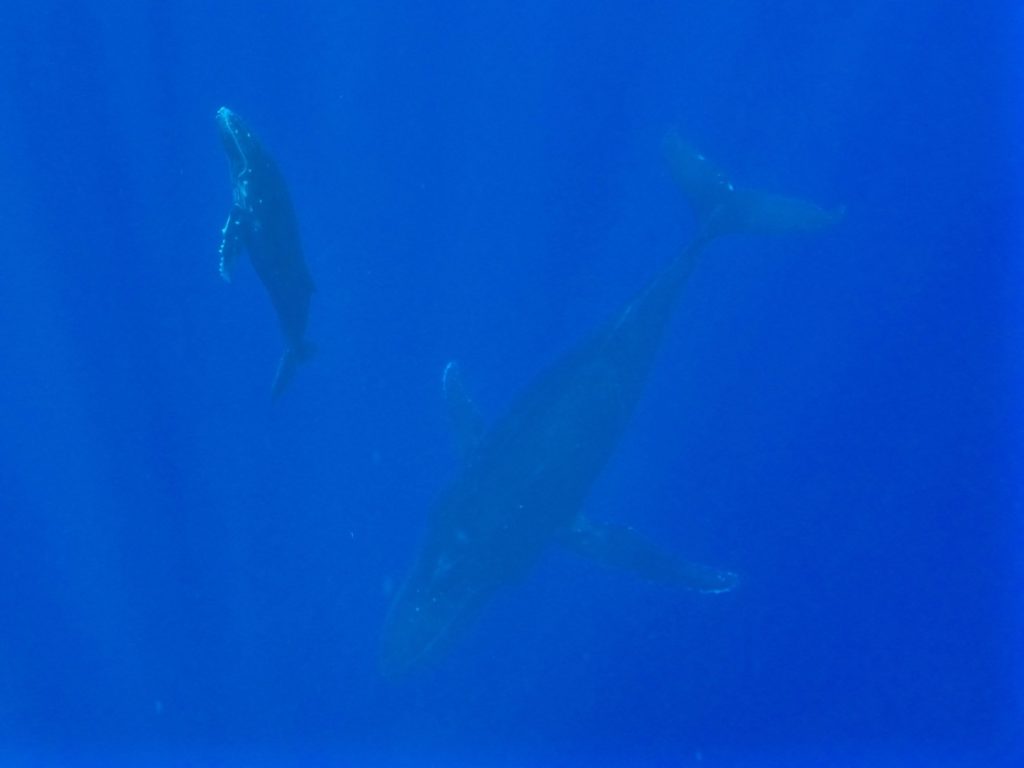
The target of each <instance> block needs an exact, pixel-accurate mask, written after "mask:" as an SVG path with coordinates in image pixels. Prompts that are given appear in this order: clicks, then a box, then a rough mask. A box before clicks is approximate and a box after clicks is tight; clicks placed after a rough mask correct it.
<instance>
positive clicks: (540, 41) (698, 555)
mask: <svg viewBox="0 0 1024 768" xmlns="http://www.w3.org/2000/svg"><path fill="white" fill-rule="evenodd" d="M1021 21H1022V18H1021V14H1020V11H1019V10H1017V9H1016V7H1015V5H1014V4H1011V3H979V4H974V3H962V4H956V3H944V4H943V3H934V2H927V1H926V0H907V1H906V2H900V3H893V2H881V1H880V0H867V1H866V2H858V3H815V2H809V1H808V0H774V1H771V2H769V1H768V0H724V1H722V2H716V3H693V2H654V3H643V4H635V3H633V4H631V3H612V2H601V3H588V4H582V3H569V2H557V1H550V0H549V2H536V1H533V0H530V1H527V2H518V3H510V2H498V1H497V0H486V1H485V2H475V3H469V2H452V3H445V4H442V3H435V4H427V3H413V2H392V3H379V2H377V3H375V2H365V1H357V2H348V3H344V4H338V3H327V2H307V3H291V4H271V3H263V4H253V3H240V2H224V3H211V2H190V1H188V0H181V1H180V2H177V3H155V2H142V3H129V2H113V1H109V2H92V3H89V2H85V3H71V2H58V1H57V0H39V1H38V2H33V3H31V4H30V3H27V2H14V3H10V4H8V6H7V9H6V19H5V22H4V24H3V26H2V27H0V43H2V50H3V51H4V54H3V55H2V56H0V77H2V82H3V86H4V87H3V88H2V89H0V114H2V115H3V116H4V120H3V121H2V122H0V163H2V167H0V172H2V178H3V180H4V183H3V184H2V185H0V204H2V205H0V211H2V215H0V222H2V225H3V233H4V244H5V247H4V256H3V260H2V274H0V308H2V309H0V316H2V318H3V325H4V328H5V333H3V334H2V335H0V359H3V360H4V362H5V375H4V376H3V377H2V378H0V403H2V407H3V413H4V426H3V429H2V430H0V507H2V513H0V617H2V624H0V764H3V765H8V764H9V765H36V764H38V765H71V764H84V765H109V764H114V763H118V764H129V765H142V764H153V765H179V764H181V765H234V764H238V765H286V764H298V763H300V762H305V763H307V764H323V765H335V764H337V765H354V764H360V765H362V764H365V765H373V766H377V765H379V766H390V765H402V766H405V765H409V766H419V765H584V764H587V765H673V766H675V765H709V766H719V765H727V766H728V765H794V764H808V765H822V764H830V765H868V764H870V765H944V764H953V765H982V764H985V765H992V764H1005V765H1012V764H1014V763H1013V762H1012V760H1013V756H1014V755H1016V756H1018V757H1019V756H1020V752H1019V749H1020V743H1019V732H1020V731H1021V716H1022V712H1021V707H1020V691H1021V690H1022V683H1024V680H1022V677H1024V675H1022V674H1021V665H1020V662H1021V654H1020V648H1021V642H1022V640H1024V632H1022V622H1021V620H1020V617H1021V615H1024V610H1022V607H1024V601H1022V599H1021V597H1020V595H1021V586H1022V582H1024V578H1022V570H1021V568H1020V559H1019V557H1020V556H1019V552H1020V551H1021V544H1022V543H1024V526H1022V525H1021V512H1022V494H1021V485H1022V484H1021V480H1020V477H1021V472H1020V466H1021V464H1020V460H1021V458H1022V457H1024V454H1022V452H1021V450H1020V448H1021V443H1020V441H1019V437H1020V434H1021V426H1022V424H1021V417H1020V399H1019V395H1017V394H1016V393H1017V392H1019V391H1020V390H1019V387H1020V384H1021V383H1024V366H1021V364H1020V361H1019V354H1020V353H1019V350H1020V349H1021V348H1024V347H1022V342H1024V330H1022V329H1024V324H1022V322H1021V318H1022V317H1024V303H1022V302H1021V300H1020V290H1021V289H1020V286H1021V285H1022V282H1021V278H1022V277H1024V270H1022V268H1021V262H1020V252H1021V251H1020V245H1021V231H1020V224H1019V219H1018V218H1017V211H1018V210H1019V205H1020V202H1021V201H1020V195H1019V180H1020V175H1021V173H1022V171H1024V156H1022V154H1021V150H1020V148H1019V139H1017V137H1018V136H1020V135H1021V129H1022V128H1024V125H1022V122H1021V119H1020V111H1019V108H1018V106H1019V105H1018V100H1019V98H1020V96H1019V94H1020V93H1021V92H1022V91H1021V86H1022V78H1021V76H1020V73H1021V60H1020V55H1019V53H1018V52H1017V51H1016V50H1015V47H1019V44H1020V40H1021V39H1024V38H1022V32H1024V27H1022V24H1021ZM222 105H228V106H230V107H231V108H232V109H235V110H237V111H238V112H239V113H240V114H242V115H244V116H245V117H246V119H247V120H248V121H249V122H250V124H251V125H252V127H253V129H254V130H255V131H256V132H257V133H258V134H259V136H260V138H261V139H262V141H263V143H264V144H265V145H266V147H267V148H268V150H269V151H270V152H271V154H272V155H273V156H274V157H275V159H276V160H277V163H278V164H279V166H280V167H281V169H282V171H283V173H284V175H285V177H286V178H287V180H288V184H289V187H290V190H291V195H292V198H293V201H294V203H295V208H296V211H297V215H298V218H299V223H300V226H301V231H302V237H303V241H304V245H305V251H306V258H307V261H308V263H309V267H310V270H311V272H312V274H313V276H314V279H315V281H316V285H317V291H316V293H315V294H314V297H313V307H312V311H311V316H310V326H309V337H310V339H311V340H312V341H313V342H314V343H315V344H316V347H317V350H318V351H317V354H316V357H315V359H314V360H312V361H311V362H310V363H308V364H307V365H304V366H303V367H302V368H301V370H300V371H299V372H298V373H297V375H296V377H295V380H294V382H293V384H292V386H291V388H290V390H289V391H288V392H287V393H286V394H285V396H284V397H283V398H282V399H281V400H280V401H279V402H276V403H271V400H270V395H269V391H270V383H271V380H272V378H273V373H274V369H275V366H276V364H277V358H278V356H279V355H280V352H281V350H282V348H283V340H282V338H281V335H280V332H279V330H278V327H277V323H276V320H275V318H274V314H273V311H272V308H271V306H270V302H269V301H268V299H267V296H266V293H265V291H264V290H263V286H262V285H261V284H260V282H259V280H258V279H257V277H256V275H255V274H254V272H253V270H252V269H251V268H250V267H249V265H248V264H247V263H243V264H241V265H240V268H239V270H238V275H237V277H236V279H235V281H234V282H233V284H231V285H227V284H225V283H224V282H223V281H221V280H220V278H219V277H218V275H217V246H218V244H219V242H220V228H221V226H222V225H223V223H224V219H225V217H226V216H227V213H228V210H229V208H230V204H231V186H230V180H229V176H228V172H227V165H226V161H225V158H224V152H223V149H222V147H221V145H220V142H219V140H218V137H217V131H216V125H215V121H214V114H215V111H216V110H217V108H218V107H220V106H222ZM671 130H675V131H678V132H679V133H680V134H682V135H684V136H686V138H687V139H688V140H689V141H691V142H692V143H693V144H694V145H695V146H697V147H699V148H700V149H701V150H702V151H703V152H705V153H706V154H707V155H708V156H709V157H713V158H714V160H715V161H716V162H717V163H719V164H720V165H721V166H722V167H723V168H727V169H728V170H729V172H730V173H731V174H732V176H733V177H734V178H735V179H736V181H737V183H744V184H750V185H754V186H758V187H761V188H765V189H772V190H778V191H780V192H786V193H791V194H797V195H800V196H802V197H806V198H809V199H813V200H815V201H817V202H819V203H821V204H822V205H826V206H836V205H844V206H846V211H847V212H846V216H845V218H844V220H843V221H842V222H841V223H840V224H839V225H837V226H835V227H833V228H831V229H830V230H828V231H827V232H823V233H817V234H813V235H804V236H799V237H774V238H761V237H754V236H744V237H735V238H731V239H723V240H722V241H720V242H717V243H715V244H713V245H712V246H711V247H710V248H709V249H708V253H707V254H706V256H705V257H704V259H703V261H702V263H701V264H700V266H699V268H698V270H697V272H696V274H695V275H694V277H693V279H692V281H691V283H690V285H689V286H688V287H687V290H686V293H685V295H684V296H683V299H682V301H681V303H680V306H679V307H678V310H677V312H676V315H675V318H674V320H673V322H672V325H671V327H670V329H669V332H668V334H667V336H666V338H665V339H664V342H663V348H662V349H661V353H660V356H659V358H658V361H657V364H656V365H655V368H654V370H653V373H652V376H651V379H650V381H649V382H648V386H647V389H646V392H645V395H644V398H643V400H642V401H641V403H640V406H639V408H638V411H637V413H636V414H635V417H634V418H633V420H632V424H631V426H630V429H629V431H628V432H627V433H626V436H625V438H624V439H623V441H622V443H621V444H620V445H619V446H618V449H617V451H616V453H615V456H614V459H613V461H612V462H611V464H610V465H609V466H608V468H607V470H606V471H605V472H604V473H603V474H602V476H601V477H600V479H599V480H598V481H597V484H596V485H595V487H594V488H593V490H592V493H591V494H590V498H589V501H588V504H587V508H586V512H587V514H588V516H590V517H592V518H594V519H598V520H608V521H615V522H619V523H624V524H629V525H632V526H636V528H637V529H639V530H643V531H645V532H648V533H650V534H651V535H653V536H655V537H657V539H658V540H659V541H660V542H662V543H664V544H665V545H666V546H669V547H670V548H672V549H673V550H676V551H679V552H680V553H683V554H685V556H687V557H692V558H693V559H695V560H699V561H702V562H708V563H713V564H715V565H720V566H724V567H728V568H730V569H732V570H735V571H736V572H738V573H739V574H740V575H741V578H742V583H741V586H740V587H739V588H738V589H736V590H734V591H733V592H730V593H728V594H724V595H699V594H694V593H690V592H681V591H679V590H675V589H671V588H668V587H665V586H660V585H656V584H650V583H647V582H645V581H643V580H640V579H637V578H635V577H633V576H631V575H629V574H623V573H617V572H614V571H612V570H606V569H602V568H601V567H599V566H597V565H595V564H593V563H591V562H588V561H586V560H581V559H578V558H576V557H575V556H573V555H571V554H569V553H567V552H563V551H561V550H559V549H557V548H554V547H553V548H552V551H551V553H550V555H549V556H548V557H547V558H546V559H545V560H544V561H543V562H541V563H540V564H539V565H538V567H537V568H535V569H534V570H533V571H531V572H530V574H529V575H528V576H527V577H525V578H524V579H522V580H521V581H519V583H517V584H515V585H514V586H511V587H509V588H508V589H506V590H504V591H502V592H501V593H500V594H499V595H498V596H496V597H495V599H494V600H493V601H491V602H490V603H489V604H488V605H487V606H486V607H485V609H484V610H483V612H482V613H481V615H480V616H479V618H478V620H477V621H476V622H475V623H473V625H472V626H471V627H470V628H469V629H468V630H467V632H466V633H465V636H464V637H462V638H461V640H460V641H459V642H458V643H457V644H456V645H455V646H454V647H453V648H452V650H451V652H450V653H449V654H447V655H446V656H445V657H444V658H443V659H441V660H440V661H439V662H438V663H437V664H436V665H434V666H433V667H431V668H430V669H428V670H425V671H423V672H421V673H419V674H415V675H413V676H411V677H409V678H407V679H401V680H387V679H384V678H383V677H382V676H381V674H380V673H379V671H378V666H377V657H378V644H379V637H380V632H381V627H382V625H383V622H384V617H385V614H386V612H387V608H388V605H389V602H390V600H391V597H392V596H393V594H394V593H395V590H396V588H397V585H398V584H399V583H400V582H401V580H402V578H403V577H404V575H405V574H406V572H407V571H408V569H409V568H410V566H411V563H412V561H413V559H414V557H415V554H416V551H417V545H418V543H419V541H420V539H421V537H422V535H423V532H424V530H425V526H426V523H427V519H428V514H429V512H430V509H431V505H432V504H433V501H434V499H435V498H436V497H437V495H438V493H439V492H440V491H441V490H442V488H443V487H444V486H445V484H446V483H447V482H449V481H450V480H451V478H453V477H454V476H455V474H456V473H457V471H458V468H459V461H458V455H457V450H456V446H455V441H454V439H453V437H452V434H451V429H450V426H449V424H448V419H447V413H446V408H445V404H444V402H443V399H442V396H441V372H442V370H443V368H444V366H445V364H446V362H447V361H449V360H451V359H458V360H459V361H460V363H461V368H462V371H463V374H464V378H465V381H466V385H467V387H468V388H469V389H470V390H471V391H472V393H473V396H474V398H475V400H476V402H477V403H478V404H479V405H480V407H481V409H482V411H483V413H484V414H485V416H486V417H487V419H488V420H493V419H494V418H496V417H498V416H499V415H500V414H501V413H502V412H503V411H504V409H505V408H506V407H507V406H508V404H509V402H510V401H511V400H512V398H513V397H515V395H516V394H517V393H519V392H520V391H522V390H523V388H524V387H526V386H527V385H528V384H529V382H530V381H531V380H532V379H533V378H534V376H536V375H537V374H538V373H539V372H540V371H541V370H543V369H544V367H545V366H546V365H548V364H550V363H551V362H553V361H554V360H556V359H557V358H558V356H559V355H560V353H562V352H563V351H565V350H566V349H568V348H569V347H570V346H571V345H572V344H573V343H574V342H576V341H577V340H579V339H580V338H581V337H583V336H585V335H586V334H587V333H588V332H589V331H590V330H591V329H593V328H594V327H596V326H597V325H598V324H599V323H600V322H602V321H603V320H604V319H605V318H607V317H609V316H610V315H611V314H612V313H613V312H614V311H615V310H616V309H618V308H620V307H621V306H622V305H623V304H624V302H626V301H627V299H629V298H630V296H632V294H633V293H634V292H635V291H636V290H638V289H639V288H640V287H641V286H642V285H643V284H644V282H645V281H646V280H648V279H649V278H650V277H651V276H652V275H654V274H655V273H656V272H657V271H658V270H659V268H661V267H663V266H664V265H665V264H667V263H668V262H669V260H670V259H671V258H672V256H673V255H674V254H676V253H677V252H678V251H679V249H680V248H682V247H683V246H684V245H685V243H686V242H687V241H688V239H689V238H690V237H692V236H693V234H694V222H693V220H692V217H691V216H690V213H689V211H688V209H687V207H686V204H685V201H684V200H683V197H682V195H681V193H680V191H679V190H678V189H677V188H676V186H675V184H674V183H673V181H672V178H671V176H670V174H669V171H668V169H667V167H666V164H665V161H664V156H663V140H664V137H665V135H666V134H667V133H668V132H669V131H671Z"/></svg>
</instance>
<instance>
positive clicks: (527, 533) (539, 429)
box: [380, 136, 841, 676]
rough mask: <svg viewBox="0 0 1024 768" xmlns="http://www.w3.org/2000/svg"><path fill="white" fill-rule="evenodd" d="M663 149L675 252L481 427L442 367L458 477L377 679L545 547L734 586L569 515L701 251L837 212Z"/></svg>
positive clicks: (673, 143) (671, 579)
mask: <svg viewBox="0 0 1024 768" xmlns="http://www.w3.org/2000/svg"><path fill="white" fill-rule="evenodd" d="M667 151H668V155H669V160H670V163H671V166H672V170H673V172H674V175H675V177H676V179H677V180H678V182H679V184H680V185H681V186H682V188H683V190H684V192H685V194H686V197H687V198H688V199H689V201H690V204H691V206H692V208H693V210H694V213H695V217H696V220H697V227H698V229H697V235H696V237H695V238H694V240H693V241H692V242H691V243H690V245H689V246H687V247H686V248H685V249H684V250H683V251H682V253H680V254H679V255H678V256H677V257H676V258H675V259H674V260H673V261H672V262H671V263H670V264H669V265H668V266H667V267H666V268H665V269H664V270H663V271H662V272H661V273H660V274H659V275H657V276H656V277H655V278H654V279H653V280H652V281H651V282H650V283H648V284H647V286H646V287H645V288H644V289H643V290H642V291H640V292H639V294H637V295H636V296H635V297H634V298H633V299H631V300H630V301H629V302H628V303H627V304H626V305H625V307H623V308H622V309H621V310H619V311H618V312H617V313H616V314H615V315H614V316H613V317H612V318H611V319H610V320H609V321H608V322H607V323H605V324H604V325H603V326H602V327H600V328H599V329H598V330H597V332H596V333H594V334H592V335H591V336H590V337H589V338H587V339H585V340H584V341H583V342H582V343H581V344H579V345H578V346H577V347H575V348H574V349H572V350H571V351H569V353H568V354H566V355H565V356H563V357H562V358H561V359H559V360H558V361H556V362H555V363H554V364H553V365H552V366H551V367H550V368H548V369H547V370H546V371H544V372H543V373H542V374H541V375H540V376H539V377H538V378H537V379H536V380H535V381H534V382H533V384H532V385H531V386H529V387H528V388H527V389H526V390H525V391H524V392H522V394H520V395H519V397H518V398H517V399H516V400H515V401H514V403H513V404H512V407H511V408H510V409H509V411H508V412H507V413H506V414H505V415H504V417H502V418H501V419H500V420H499V421H497V423H495V424H494V425H493V427H492V428H491V429H489V430H487V431H485V430H484V428H483V421H482V419H481V418H480V417H479V415H478V413H477V411H476V409H475V408H474V406H473V404H472V402H471V401H470V399H469V398H468V397H467V395H466V392H465V390H464V388H463V385H462V380H461V377H460V375H459V370H458V368H457V367H456V366H455V365H454V364H451V363H450V364H449V365H448V366H447V367H446V368H445V372H444V377H443V384H444V394H445V397H446V400H447V404H448V406H449V410H450V415H451V417H452V422H453V424H454V426H455V429H456V432H457V434H458V436H459V441H460V444H461V447H462V453H463V468H462V472H461V474H460V475H459V476H458V478H457V479H456V480H455V481H454V482H453V483H452V484H451V485H450V486H449V487H448V488H447V489H446V490H444V491H443V493H442V494H441V496H440V498H439V500H438V501H437V504H436V507H435V509H434V510H433V514H432V516H431V518H430V521H429V525H428V530H427V532H426V537H425V540H424V541H423V543H422V547H421V551H420V553H419V556H418V559H417V560H416V562H415V564H414V566H413V568H412V572H411V573H410V574H409V575H408V577H407V578H406V580H405V581H404V583H403V584H402V585H401V586H400V587H399V589H398V591H397V593H396V595H395V597H394V600H393V602H392V604H391V606H390V609H389V612H388V615H387V618H386V621H385V624H384V628H383V632H382V637H381V651H380V666H381V670H382V672H383V673H384V674H385V675H389V676H392V675H398V674H401V673H404V672H407V671H410V670H413V669H415V668H418V667H422V666H423V665H425V664H427V663H429V662H430V661H432V660H434V659H436V658H437V657H438V656H440V655H441V654H442V653H443V652H444V651H445V650H446V649H447V648H448V646H449V644H450V643H451V641H452V640H453V639H455V637H457V635H458V632H459V630H460V629H461V628H463V627H464V626H466V625H467V624H468V623H469V622H470V621H472V619H473V618H474V617H475V615H476V614H477V613H478V611H479V610H480V608H481V607H482V606H483V605H484V604H485V603H486V602H487V600H488V599H489V598H490V597H491V596H492V595H493V594H494V593H495V592H496V591H497V590H499V589H500V588H501V587H502V586H503V585H505V584H508V583H510V582H513V581H515V580H516V579H517V578H519V577H521V576H522V575H523V574H524V573H526V572H527V571H528V570H529V569H530V568H531V566H533V565H534V563H535V562H537V560H538V559H539V558H540V557H541V556H542V555H543V554H544V552H545V550H546V549H547V547H548V546H549V545H550V544H551V543H553V542H555V541H558V542H560V543H562V544H564V545H566V546H568V547H570V548H571V549H572V550H574V551H576V552H579V553H581V554H584V555H586V556H588V557H591V558H593V559H596V560H598V561H601V562H603V563H606V564H609V565H613V566H617V567H622V568H626V569H629V570H632V571H634V572H636V573H638V574H640V575H642V576H644V577H646V578H649V579H653V580H657V581H661V582H666V583H671V584H675V585H678V586H681V587H685V588H690V589H695V590H699V591H701V592H724V591H727V590H729V589H731V588H732V587H733V586H734V585H735V583H736V576H735V575H734V574H733V573H731V572H729V571H724V570H718V569H715V568H711V567H708V566H703V565H697V564H694V563H690V562H687V561H686V560H683V559H681V558H679V557H677V556H676V555H674V554H672V553H670V552H666V551H664V550H663V549H662V548H660V547H659V546H656V545H655V544H654V543H653V542H651V541H650V540H648V539H646V538H643V537H642V536H640V535H639V534H637V533H635V532H634V531H633V530H632V529H631V528H628V527H621V526H613V525H603V524H597V523H594V522H591V521H588V520H587V519H586V518H584V517H582V516H581V515H580V510H581V508H582V506H583V503H584V501H585V499H586V496H587V493H588V491H589V489H590V487H591V485H592V484H593V482H594V480H595V479H596V478H597V476H598V475H599V473H600V472H601V470H602V468H603V467H604V466H605V464H606V463H607V462H608V460H609V458H610V457H611V455H612V452H613V451H614V449H615V447H616V445H617V444H618V442H619V438H620V437H621V435H622V433H623V431H624V430H625V428H626V426H627V425H628V423H629V420H630V417H631V415H632V413H633V410H634V406H635V405H636V403H637V401H638V399H639V397H640V394H641V391H642V388H643V385H644V382H645V381H646V379H647V376H648V372H649V370H650V368H651V365H652V362H653V360H654V356H655V353H656V352H657V350H658V346H659V344H660V341H661V338H662V335H663V332H664V329H665V327H666V324H667V322H668V320H669V317H670V315H671V313H672V309H673V307H674V306H675V304H676V303H677V300H678V299H679V297H680V294H681V293H682V291H683V288H684V286H685V285H686V283H687V281H688V279H689V277H690V275H691V274H692V272H693V270H694V267H695V266H696V264H697V261H698V256H699V255H700V253H701V252H702V251H703V250H704V248H705V246H707V244H708V243H709V242H710V241H711V240H712V239H714V238H715V237H717V236H719V235H722V234H726V233H729V232H761V233H768V232H792V231H798V230H813V229H817V228H820V227H822V226H825V225H827V224H829V223H831V222H832V221H834V220H835V219H836V218H837V217H838V216H839V215H840V213H841V211H837V212H831V213H830V212H826V211H824V210H822V209H821V208H819V207H818V206H816V205H813V204H812V203H809V202H805V201H802V200H797V199H795V198H789V197H782V196H778V195H770V194H765V193H761V192H756V191H753V190H746V189H742V188H736V187H734V186H733V185H732V184H731V183H730V182H729V180H728V179H727V178H726V177H725V175H724V174H722V173H721V171H719V170H718V169H717V168H715V167H714V166H713V165H712V164H711V163H710V162H708V161H707V160H706V159H705V158H704V157H703V156H702V155H700V154H698V153H697V152H694V151H693V150H692V149H690V148H689V147H688V146H687V145H685V144H684V143H683V142H682V141H681V140H679V139H678V138H676V137H675V136H672V137H670V138H669V140H668V142H667Z"/></svg>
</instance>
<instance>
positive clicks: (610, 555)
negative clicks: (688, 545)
mask: <svg viewBox="0 0 1024 768" xmlns="http://www.w3.org/2000/svg"><path fill="white" fill-rule="evenodd" d="M563 541H564V543H565V544H566V546H567V547H568V548H569V549H571V550H572V551H573V552H576V553H577V554H580V555H584V556H585V557H587V558H589V559H591V560H595V561H596V562H599V563H601V564H602V565H608V566H612V567H614V568H621V569H624V570H628V571H632V572H633V573H635V574H637V575H638V576H641V577H643V578H645V579H649V580H651V581H656V582H660V583H663V584H669V585H672V586H677V587H682V588H684V589H693V590H696V591H697V592H728V591H729V590H730V589H732V588H733V587H735V586H736V584H737V583H738V582H739V577H738V576H737V575H736V574H735V573H733V572H731V571H726V570H721V569H719V568H713V567H711V566H708V565H700V564H698V563H691V562H689V561H686V560H683V559H682V558H680V557H678V556H676V555H675V554H673V553H671V552H668V551H666V550H664V549H662V548H661V547H659V546H658V545H657V544H655V543H654V542H652V541H651V540H649V539H647V538H646V537H644V536H641V535H640V534H638V533H637V532H636V531H634V530H633V529H632V528H629V527H627V526H622V525H607V524H598V523H593V522H591V521H589V520H586V519H584V518H580V519H579V520H578V521H577V522H576V524H575V525H574V526H573V527H572V528H571V529H570V530H569V531H568V533H567V535H566V536H564V537H563Z"/></svg>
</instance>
